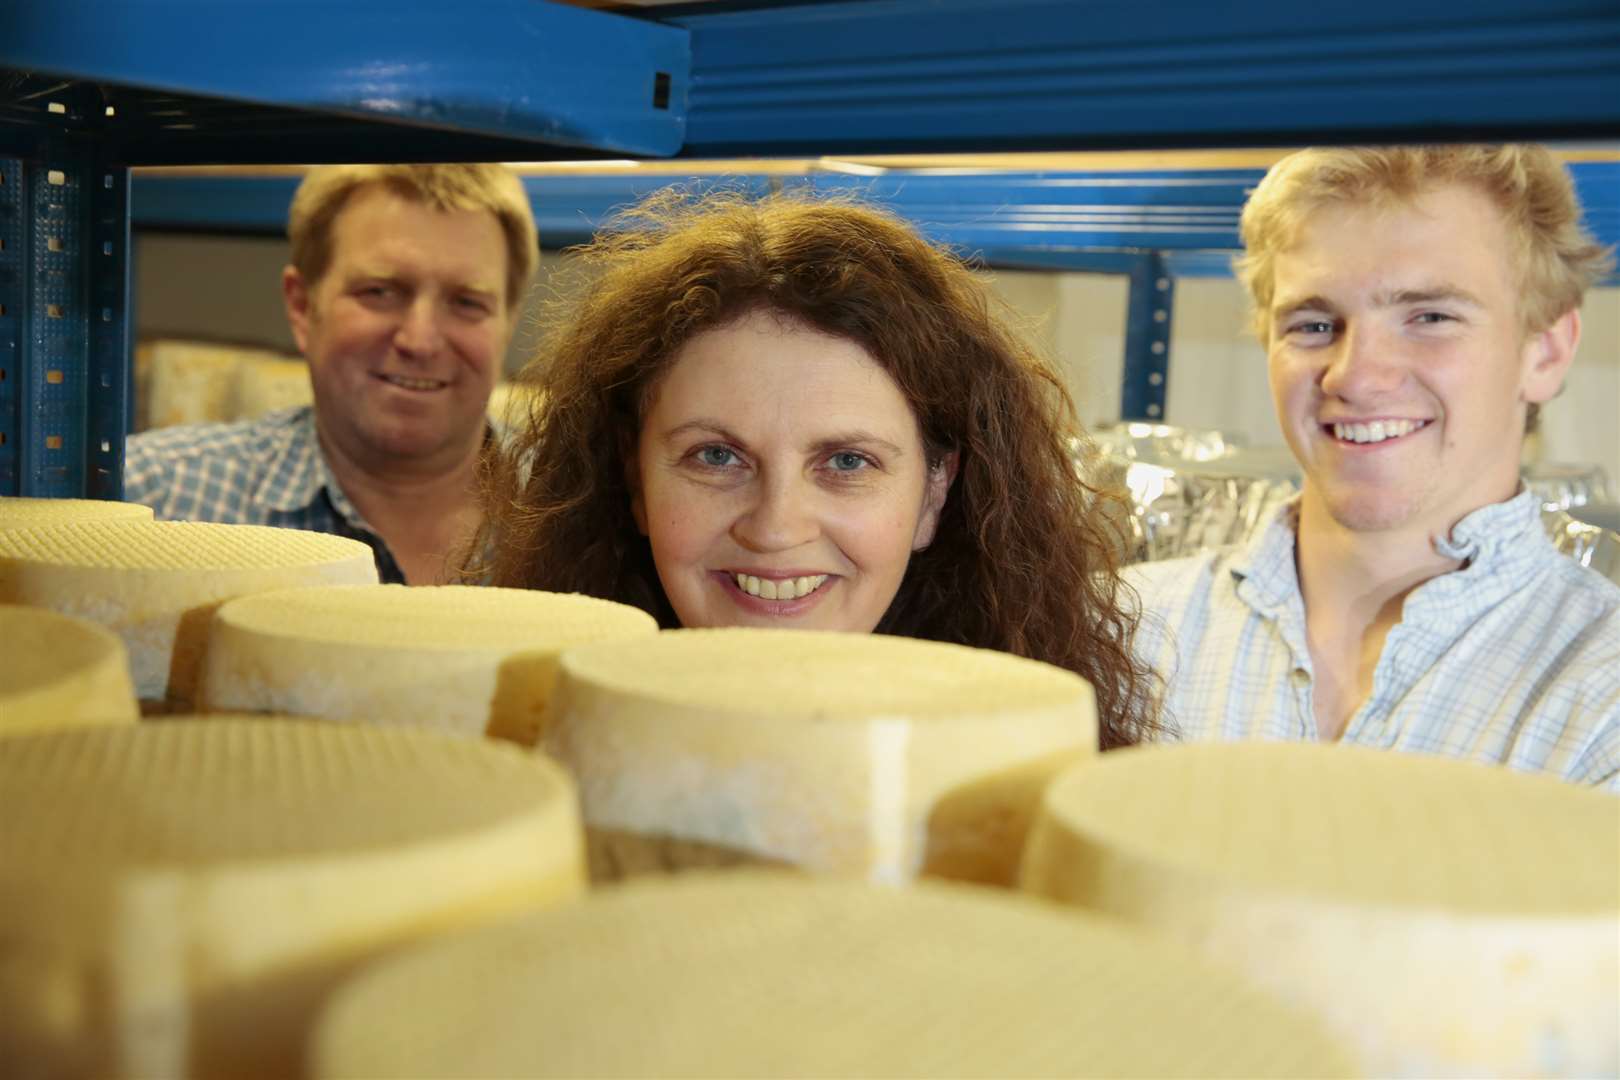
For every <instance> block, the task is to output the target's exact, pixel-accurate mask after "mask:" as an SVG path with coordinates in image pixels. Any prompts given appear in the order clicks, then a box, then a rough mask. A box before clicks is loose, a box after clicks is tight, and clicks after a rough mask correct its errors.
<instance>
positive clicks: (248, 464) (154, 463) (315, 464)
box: [124, 405, 405, 584]
mask: <svg viewBox="0 0 1620 1080" xmlns="http://www.w3.org/2000/svg"><path fill="white" fill-rule="evenodd" d="M124 498H125V499H126V500H127V501H129V502H138V503H145V504H146V505H147V506H150V507H151V508H152V512H153V513H154V514H155V515H156V516H157V517H158V519H159V520H161V521H218V522H223V523H225V524H227V525H274V526H277V527H279V528H283V529H308V530H310V531H312V532H324V533H333V534H334V535H337V536H347V537H349V538H350V539H352V540H359V541H360V542H361V543H364V544H367V545H369V546H370V548H371V550H372V552H373V553H375V554H376V557H377V576H378V577H379V578H380V579H381V580H382V581H383V582H384V583H385V584H404V581H405V575H404V573H402V572H401V571H400V568H399V564H398V563H397V562H395V560H394V556H393V553H392V552H390V551H389V550H388V545H387V544H385V543H383V539H382V537H380V536H378V535H377V534H376V533H375V532H374V531H373V530H372V529H371V527H370V526H369V525H367V524H366V522H365V519H364V518H362V517H361V516H360V513H359V511H357V510H356V509H355V508H354V504H353V503H351V502H349V499H348V496H346V495H344V494H343V489H342V488H340V487H339V486H338V484H337V481H336V480H334V479H333V478H332V472H331V470H330V469H329V468H327V464H326V457H325V456H324V455H323V454H322V453H321V446H320V442H319V440H318V439H317V438H316V436H315V411H314V409H313V408H312V407H310V406H308V405H303V406H299V407H297V408H293V409H283V410H281V411H280V412H273V413H270V414H269V415H267V416H263V417H260V418H259V419H257V420H248V421H244V422H241V423H236V424H186V425H183V426H180V427H171V428H159V429H158V430H156V431H147V432H143V433H141V434H139V435H131V436H130V437H129V439H128V440H127V441H126V442H125V444H124Z"/></svg>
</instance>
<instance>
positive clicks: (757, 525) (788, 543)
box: [731, 474, 821, 552]
mask: <svg viewBox="0 0 1620 1080" xmlns="http://www.w3.org/2000/svg"><path fill="white" fill-rule="evenodd" d="M820 531H821V523H820V517H819V515H818V511H817V499H816V492H815V491H814V490H813V489H812V487H811V485H810V483H809V481H807V480H805V479H803V478H800V477H798V476H791V475H782V474H774V475H773V474H762V475H761V476H760V478H759V479H758V480H757V481H756V482H755V483H754V484H753V485H751V487H750V490H749V502H748V504H747V505H746V506H745V507H744V508H743V511H742V513H740V514H739V515H738V516H737V519H736V521H735V522H734V523H733V524H732V527H731V534H732V538H733V539H735V540H736V541H737V543H738V544H740V545H741V546H742V547H744V548H747V549H748V550H749V551H758V552H769V551H786V550H788V549H790V548H795V547H798V546H799V545H800V544H804V543H807V542H809V541H811V540H813V539H815V538H816V536H817V535H818V534H819V533H820Z"/></svg>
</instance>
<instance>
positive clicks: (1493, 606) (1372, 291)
mask: <svg viewBox="0 0 1620 1080" xmlns="http://www.w3.org/2000/svg"><path fill="white" fill-rule="evenodd" d="M1243 240H1244V245H1245V248H1246V254H1245V256H1244V257H1243V258H1242V259H1241V260H1240V261H1239V263H1238V266H1237V269H1238V274H1239V277H1240V278H1241V279H1242V280H1243V282H1244V284H1245V286H1246V287H1247V288H1248V291H1249V294H1250V296H1251V298H1252V299H1253V302H1254V316H1255V329H1256V332H1257V334H1258V336H1259V338H1260V341H1261V343H1262V344H1263V345H1264V346H1265V347H1266V352H1267V359H1268V367H1269V372H1270V381H1271V387H1272V394H1273V399H1274V403H1275V405H1276V408H1277V414H1278V419H1279V421H1280V423H1281V426H1282V429H1283V433H1284V436H1285V438H1286V439H1287V441H1288V445H1289V447H1290V449H1291V450H1292V451H1293V454H1294V456H1295V458H1296V459H1297V460H1298V462H1299V465H1300V467H1301V470H1302V472H1303V474H1304V484H1303V490H1302V491H1301V493H1300V495H1299V497H1298V498H1297V499H1295V500H1294V501H1293V502H1292V503H1290V504H1289V505H1288V506H1287V507H1285V508H1284V510H1283V511H1282V512H1281V513H1280V514H1279V516H1278V517H1277V519H1276V520H1275V521H1273V522H1272V523H1271V524H1270V525H1269V527H1268V528H1266V529H1265V530H1264V531H1263V532H1262V533H1261V534H1260V535H1259V536H1257V537H1256V538H1255V539H1254V540H1253V541H1252V542H1250V543H1249V544H1248V545H1246V546H1244V547H1243V548H1241V549H1238V550H1234V551H1224V552H1219V553H1215V554H1210V555H1205V556H1200V557H1195V558H1193V559H1186V560H1177V561H1174V562H1168V563H1160V564H1152V565H1148V566H1144V567H1140V568H1137V569H1136V570H1134V572H1133V578H1134V581H1135V584H1136V585H1137V587H1138V589H1139V591H1140V593H1141V596H1142V599H1143V606H1144V610H1145V613H1146V618H1145V619H1144V626H1143V629H1142V632H1141V635H1140V638H1139V641H1140V646H1139V647H1140V648H1141V650H1142V652H1143V655H1144V657H1145V658H1146V659H1147V660H1149V662H1151V663H1153V664H1154V665H1155V666H1156V667H1157V668H1158V669H1159V670H1160V671H1161V673H1163V675H1164V676H1165V679H1166V693H1165V704H1166V708H1167V711H1168V712H1169V713H1170V716H1171V718H1172V720H1173V722H1174V723H1175V724H1176V725H1177V726H1178V727H1179V728H1180V729H1181V730H1182V732H1183V735H1184V737H1187V738H1191V739H1243V738H1261V739H1304V740H1321V741H1344V742H1349V743H1358V744H1363V745H1370V746H1380V747H1387V748H1392V749H1401V750H1412V751H1419V752H1428V753H1437V754H1444V755H1449V756H1453V757H1460V758H1468V759H1472V760H1477V761H1485V762H1495V763H1502V764H1506V765H1508V766H1510V767H1512V768H1515V769H1521V770H1525V771H1545V772H1550V773H1554V774H1556V775H1558V776H1561V777H1564V778H1565V779H1568V780H1571V781H1576V782H1580V783H1585V784H1595V785H1606V786H1609V787H1611V788H1617V789H1620V588H1617V587H1616V586H1615V585H1613V584H1612V583H1610V582H1608V581H1606V580H1604V579H1603V578H1602V577H1601V576H1599V575H1598V574H1596V573H1594V572H1592V571H1591V570H1588V569H1586V568H1585V567H1582V566H1579V565H1578V564H1576V563H1575V562H1573V561H1572V560H1570V559H1567V558H1564V557H1563V556H1561V555H1559V554H1558V552H1557V551H1556V550H1555V549H1554V547H1553V546H1552V543H1551V541H1550V540H1549V539H1548V538H1547V536H1546V534H1545V533H1544V531H1543V529H1542V526H1541V523H1540V513H1539V512H1540V507H1539V505H1538V503H1537V501H1536V499H1535V496H1534V495H1533V494H1531V493H1530V492H1528V491H1526V490H1524V488H1523V485H1522V484H1521V483H1520V480H1519V457H1520V450H1521V446H1522V443H1523V438H1524V432H1525V428H1526V423H1527V420H1528V418H1529V416H1530V415H1531V413H1532V411H1533V410H1535V409H1536V408H1538V407H1539V406H1540V405H1541V404H1542V403H1544V402H1546V401H1548V400H1549V399H1551V398H1552V397H1553V396H1554V395H1555V394H1556V393H1558V391H1559V389H1560V387H1561V386H1562V384H1563V380H1564V376H1565V374H1566V372H1567V371H1568V369H1569V365H1570V362H1571V360H1572V359H1573V357H1574V354H1575V348H1576V344H1577V342H1578V340H1579V338H1580V312H1579V307H1580V303H1581V300H1582V297H1583V295H1584V293H1585V291H1586V289H1587V288H1588V287H1589V286H1590V285H1591V284H1592V283H1594V282H1595V281H1596V280H1597V279H1598V278H1599V277H1601V275H1602V274H1603V272H1604V271H1605V269H1606V267H1607V266H1608V265H1610V262H1609V254H1608V253H1607V252H1606V251H1605V250H1604V249H1602V248H1601V247H1599V246H1598V245H1596V244H1595V243H1593V241H1592V239H1591V237H1590V236H1589V235H1587V234H1586V232H1585V231H1584V230H1583V229H1582V228H1581V225H1580V209H1579V205H1578V203H1577V202H1576V200H1575V196H1574V191H1573V187H1572V185H1571V183H1570V180H1569V177H1568V174H1567V173H1566V171H1565V170H1564V169H1563V167H1562V166H1561V165H1560V164H1559V163H1558V162H1557V161H1556V160H1555V159H1554V158H1553V157H1552V156H1551V155H1550V154H1549V153H1548V152H1547V151H1546V150H1545V149H1543V148H1540V147H1535V146H1423V147H1380V148H1366V149H1325V150H1307V151H1302V152H1300V153H1296V154H1292V155H1290V156H1288V157H1286V158H1284V159H1283V160H1282V161H1281V162H1279V163H1278V164H1277V165H1276V166H1275V167H1273V168H1272V169H1271V171H1270V172H1269V173H1268V174H1267V176H1266V178H1265V179H1264V180H1263V181H1262V182H1261V184H1260V185H1259V187H1258V188H1257V189H1256V190H1255V192H1254V195H1253V197H1252V198H1251V199H1250V200H1249V203H1248V205H1247V206H1246V207H1245V209H1244V212H1243Z"/></svg>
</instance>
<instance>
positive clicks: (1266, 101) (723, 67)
mask: <svg viewBox="0 0 1620 1080" xmlns="http://www.w3.org/2000/svg"><path fill="white" fill-rule="evenodd" d="M109 110H110V111H109ZM1617 136H1620V3H1616V0H1542V2H1538V3H1529V2H1526V0H1439V2H1435V3H1430V4H1412V3H1410V2H1409V0H1357V2H1355V3H1349V2H1329V3H1323V4H1317V5H1313V6H1312V7H1311V8H1310V10H1309V11H1308V12H1307V11H1304V10H1302V9H1301V8H1299V6H1298V5H1297V4H1293V3H1288V4H1284V3H1282V2H1280V0H1264V2H1260V0H1251V2H1249V3H1244V4H1238V5H1210V4H1207V3H1204V2H1202V0H1134V2H1129V3H1127V2H1125V0H1101V2H1098V3H1091V4H1076V3H1073V2H1072V0H1004V2H1002V3H997V4H984V3H981V2H979V0H834V2H823V3H817V2H813V0H805V2H798V3H792V2H786V3H784V2H780V0H778V2H768V0H733V2H723V3H715V4H694V5H688V6H685V7H679V8H674V7H667V8H653V9H649V12H648V14H647V15H646V16H644V17H636V18H632V17H628V16H625V15H621V14H613V13H608V12H602V11H590V10H582V9H579V8H575V7H567V6H562V5H559V4H554V3H548V2H546V0H460V2H459V3H457V4H456V5H454V6H451V5H447V4H444V3H443V0H350V2H347V3H343V4H330V3H327V2H326V0H233V2H232V3H230V4H219V3H217V2H216V0H120V2H119V3H114V4H108V3H104V2H101V0H13V2H12V3H10V4H8V5H6V6H5V7H4V9H3V10H0V176H3V177H4V183H0V240H3V241H4V246H3V247H0V494H16V493H22V494H48V495H79V494H93V495H97V496H104V497H111V496H116V494H117V492H118V487H119V483H118V471H119V465H120V458H121V451H122V441H123V440H122V435H123V409H124V404H123V403H124V397H125V394H126V390H125V382H126V380H127V373H126V370H125V367H126V360H125V353H126V351H127V329H126V322H127V316H128V303H127V296H128V256H127V248H128V243H127V240H128V228H129V207H130V197H129V195H128V173H127V167H128V166H130V165H139V164H192V163H220V162H236V163H253V164H271V163H278V162H288V163H302V162H309V161H334V160H384V159H393V160H449V159H456V158H460V159H500V160H509V161H510V160H517V161H521V160H529V159H534V158H538V157H544V158H546V159H551V160H555V159H558V158H563V157H592V156H602V155H607V156H615V157H623V156H635V157H669V156H683V155H684V156H714V155H726V156H736V155H749V154H753V155H780V154H803V153H811V154H859V153H865V152H873V151H880V152H885V153H895V152H949V151H990V150H1064V149H1099V148H1121V147H1155V146H1158V147H1165V146H1174V147H1182V148H1191V147H1200V146H1239V145H1247V146H1258V145H1282V144H1293V143H1300V142H1307V141H1324V140H1332V141H1358V140H1369V139H1379V140H1386V141H1387V140H1393V139H1418V138H1511V137H1536V138H1577V139H1614V138H1616V137H1617ZM53 175H54V176H59V177H61V179H62V183H53V182H52V180H51V177H52V176H53ZM1595 176H1596V179H1595V181H1594V182H1595V183H1597V184H1598V185H1600V187H1601V189H1602V191H1603V192H1605V193H1606V192H1607V191H1608V185H1610V184H1614V186H1615V188H1616V189H1617V191H1620V184H1616V183H1615V182H1614V180H1613V177H1612V174H1595ZM1136 179H1137V180H1138V181H1139V185H1138V186H1139V187H1142V188H1143V189H1146V188H1150V187H1151V186H1152V184H1153V182H1152V181H1151V180H1150V179H1148V178H1145V177H1139V178H1136ZM1231 179H1232V178H1227V180H1229V181H1230V180H1231ZM1066 181H1072V182H1074V183H1075V184H1078V185H1082V187H1083V185H1084V183H1085V179H1084V178H1081V177H1069V178H1061V177H1041V178H1034V179H1032V178H1029V177H1023V178H1020V177H1012V178H1003V179H997V178H993V177H942V176H921V175H908V176H903V177H896V176H893V175H890V176H886V177H878V178H872V179H871V181H870V183H869V184H868V187H867V190H868V191H869V192H870V193H871V194H872V195H873V197H875V198H878V199H879V200H880V201H886V202H889V203H890V204H891V205H894V206H895V207H896V209H898V210H899V211H900V212H901V213H903V214H906V215H907V216H909V217H911V218H912V219H913V220H915V221H917V222H918V223H919V224H920V225H921V226H923V227H924V228H925V229H926V230H928V231H930V232H931V233H932V234H934V235H936V236H938V237H940V238H941V239H945V240H947V241H949V242H951V243H954V244H957V245H958V246H960V247H961V248H963V249H964V250H966V251H968V252H970V253H973V252H978V253H980V254H981V255H982V256H983V257H984V258H985V260H986V261H987V262H992V263H999V264H1002V265H1017V266H1038V267H1046V268H1062V269H1082V270H1096V271H1101V272H1114V273H1128V274H1130V275H1131V279H1132V283H1133V289H1132V299H1131V305H1130V317H1129V328H1128V334H1127V338H1128V343H1129V344H1128V357H1127V374H1126V395H1125V408H1126V411H1127V414H1128V415H1132V416H1141V417H1151V416H1153V415H1154V410H1155V408H1158V409H1162V406H1163V400H1164V390H1165V382H1166V376H1167V365H1168V359H1169V356H1168V341H1169V328H1170V306H1171V305H1170V301H1171V298H1172V297H1173V293H1174V286H1173V282H1174V279H1175V278H1176V277H1177V276H1178V275H1179V274H1182V273H1189V272H1191V273H1201V272H1210V270H1211V268H1212V267H1219V265H1220V261H1221V259H1222V255H1221V254H1220V253H1221V252H1225V251H1229V250H1230V248H1231V247H1232V246H1234V245H1235V237H1234V236H1232V235H1231V234H1230V229H1231V222H1233V221H1235V208H1234V207H1232V206H1230V205H1228V203H1226V202H1221V203H1220V205H1219V206H1218V207H1216V206H1211V205H1203V206H1201V207H1199V208H1198V209H1197V211H1196V212H1195V213H1191V214H1189V215H1188V218H1189V220H1188V221H1187V222H1182V223H1179V224H1172V223H1169V222H1166V221H1164V220H1159V219H1158V218H1155V216H1154V215H1160V217H1162V212H1163V211H1164V210H1165V209H1166V208H1173V207H1176V206H1184V207H1198V206H1199V204H1196V203H1188V202H1186V201H1183V202H1181V203H1177V202H1174V201H1173V200H1172V201H1165V202H1162V203H1144V204H1142V205H1140V206H1138V207H1136V209H1135V210H1134V211H1126V210H1125V209H1124V207H1126V206H1127V205H1128V201H1127V200H1126V199H1125V197H1124V196H1123V195H1121V197H1120V198H1115V199H1106V198H1102V197H1100V196H1099V197H1093V196H1095V195H1096V194H1097V191H1100V190H1101V188H1100V186H1099V185H1095V184H1094V185H1093V187H1094V188H1096V190H1094V191H1091V192H1082V188H1081V187H1076V188H1075V189H1074V190H1073V191H1070V192H1069V195H1071V196H1075V197H1076V198H1078V197H1080V196H1081V195H1082V194H1083V195H1084V197H1085V198H1087V199H1088V200H1089V201H1087V202H1085V203H1080V202H1077V201H1075V198H1070V199H1062V198H1060V199H1057V200H1056V201H1055V202H1053V201H1050V200H1048V201H1043V200H1047V197H1048V196H1050V195H1051V194H1052V193H1053V192H1056V191H1058V190H1059V188H1060V182H1066ZM810 182H812V183H814V184H816V185H836V184H840V183H845V184H847V183H852V182H858V181H854V180H852V179H850V178H839V177H815V178H811V181H810ZM1020 182H1027V183H1029V184H1032V185H1034V186H1032V187H1031V188H1030V189H1029V190H1028V191H1026V192H1022V193H1020V192H1019V191H1017V190H1015V186H1016V185H1017V184H1018V183H1020ZM1239 182H1241V181H1239ZM998 183H999V184H1002V185H1003V187H1002V189H1001V190H999V191H996V190H995V188H996V185H997V184H998ZM1042 183H1044V184H1045V187H1044V188H1042V187H1041V186H1040V185H1041V184H1042ZM1122 190H1123V189H1122ZM1191 190H1192V189H1191V188H1186V189H1184V190H1183V191H1181V192H1179V193H1178V194H1179V195H1183V196H1184V195H1187V194H1189V193H1190V192H1191ZM975 191H978V192H979V193H980V194H979V195H975V194H974V192H975ZM1116 194H1119V193H1118V192H1116ZM981 195H982V201H975V200H976V199H980V196H981ZM217 196H218V193H217V192H214V193H209V195H208V197H211V198H212V197H217ZM175 197H176V196H173V195H171V196H169V198H170V201H171V203H172V202H173V201H174V198H175ZM590 197H591V198H598V199H601V198H613V197H614V193H613V192H611V191H608V190H602V191H597V192H595V193H593V194H591V195H590ZM146 198H147V195H146V192H145V191H144V190H142V191H141V192H138V193H137V195H136V196H135V198H134V203H135V208H136V209H135V213H136V214H137V220H139V218H140V215H143V214H145V213H146V210H145V209H144V206H145V203H146ZM250 201H251V200H250ZM272 201H273V200H272ZM620 201H622V200H620ZM1217 201H1219V200H1217ZM1597 203H1598V205H1599V206H1600V207H1601V206H1607V205H1610V204H1620V194H1616V195H1615V196H1614V197H1612V198H1608V197H1603V198H1599V199H1597ZM255 205H256V206H261V207H262V206H263V205H266V204H263V203H256V204H255ZM593 205H595V204H587V205H585V206H584V207H583V208H580V207H575V208H571V209H570V211H569V214H570V221H571V222H573V223H574V224H575V226H576V227H577V225H578V223H579V222H580V221H581V220H589V219H590V216H591V206H593ZM1588 205H1589V208H1590V207H1591V206H1592V203H1591V202H1590V201H1589V204H1588ZM1081 206H1086V207H1091V208H1093V209H1095V208H1097V207H1101V208H1102V211H1101V212H1100V214H1097V215H1094V216H1095V217H1096V218H1097V220H1084V218H1085V215H1086V213H1087V212H1088V211H1085V210H1081V209H1078V207H1081ZM280 209H281V210H282V211H284V209H285V204H284V203H283V204H282V207H281V208H280ZM542 211H544V207H542ZM164 212H165V213H169V212H172V208H171V210H169V211H164ZM251 212H253V213H259V212H262V211H260V210H253V211H251ZM1133 214H1134V219H1132V215H1133ZM1222 214H1225V215H1228V217H1229V218H1230V220H1229V221H1222V222H1220V223H1214V219H1216V218H1219V217H1220V215H1222ZM1110 215H1112V216H1113V218H1114V221H1113V224H1114V225H1117V226H1118V228H1115V229H1113V230H1112V236H1111V237H1110V236H1109V235H1108V234H1109V233H1110V229H1109V228H1108V226H1109V224H1110V222H1109V221H1108V220H1107V219H1108V218H1109V216H1110ZM1617 217H1620V211H1617ZM280 224H281V219H280V214H279V212H278V214H277V220H276V222H275V226H274V227H275V228H277V229H279V228H280ZM565 224H566V223H565ZM1594 224H1597V225H1598V231H1599V233H1600V235H1605V236H1609V237H1613V236H1614V235H1615V233H1616V232H1620V229H1616V228H1612V227H1610V226H1605V225H1604V224H1603V222H1602V221H1599V220H1595V221H1594ZM1149 226H1152V228H1150V227H1149ZM542 228H543V229H546V228H547V224H546V222H545V221H544V220H542ZM1222 230H1226V233H1225V234H1224V235H1223V234H1222ZM563 231H566V228H565V227H564V228H562V229H559V227H558V226H557V224H556V223H553V224H552V226H551V228H550V230H549V234H550V235H551V237H552V238H553V240H556V239H558V238H559V234H560V232H563ZM1015 236H1016V237H1018V238H1019V240H1018V242H1016V243H1013V242H1010V238H1012V237H1015ZM1144 237H1146V238H1147V242H1141V241H1142V240H1143V238H1144ZM1212 237H1213V238H1214V239H1216V240H1217V241H1221V242H1215V243H1209V242H1207V241H1209V240H1210V239H1211V238H1212ZM1183 241H1185V242H1183ZM1211 252H1214V253H1215V254H1211Z"/></svg>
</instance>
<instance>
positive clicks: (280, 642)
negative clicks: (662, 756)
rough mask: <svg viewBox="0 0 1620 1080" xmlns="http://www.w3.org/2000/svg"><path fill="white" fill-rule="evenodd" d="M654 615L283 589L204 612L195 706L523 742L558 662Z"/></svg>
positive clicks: (643, 628)
mask: <svg viewBox="0 0 1620 1080" xmlns="http://www.w3.org/2000/svg"><path fill="white" fill-rule="evenodd" d="M657 629H658V624H657V622H656V621H655V620H654V619H653V617H652V616H651V615H648V614H647V613H646V612H644V611H641V610H639V609H637V608H633V607H629V606H628V605H625V604H615V603H611V602H609V601H607V600H597V599H594V598H592V597H588V596H578V595H564V594H559V593H547V592H536V591H531V590H523V589H495V588H473V587H469V586H463V585H443V586H423V587H416V588H407V587H405V586H403V585H354V586H328V587H323V588H308V589H285V590H278V591H275V592H268V593H258V594H255V595H253V596H247V597H242V598H241V599H238V600H232V601H230V602H229V603H227V604H225V605H223V606H222V607H221V608H220V609H219V611H218V612H217V613H216V614H215V616H214V622H213V626H212V627H211V629H210V631H209V634H210V637H209V643H208V650H207V659H206V661H205V663H204V670H203V676H202V688H201V705H202V707H203V708H204V709H205V710H243V711H255V712H279V713H289V714H294V715H299V716H324V717H330V718H333V719H359V720H369V721H373V722H377V723H398V724H413V725H418V726H426V727H434V728H439V729H441V730H445V731H450V732H456V733H459V734H463V735H479V734H484V733H488V734H492V735H499V736H502V737H505V738H510V739H514V740H516V741H518V742H523V743H529V744H532V743H533V742H534V741H535V739H536V737H537V736H538V734H539V731H540V729H541V727H542V726H543V725H544V723H545V716H546V708H547V704H548V702H549V700H550V697H551V692H552V687H553V686H554V684H555V683H556V678H557V655H558V653H559V652H561V651H562V650H563V649H565V648H568V647H569V646H572V645H578V644H585V643H589V642H597V641H608V640H614V639H619V638H627V637H637V636H646V635H652V634H654V633H656V632H657Z"/></svg>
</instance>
